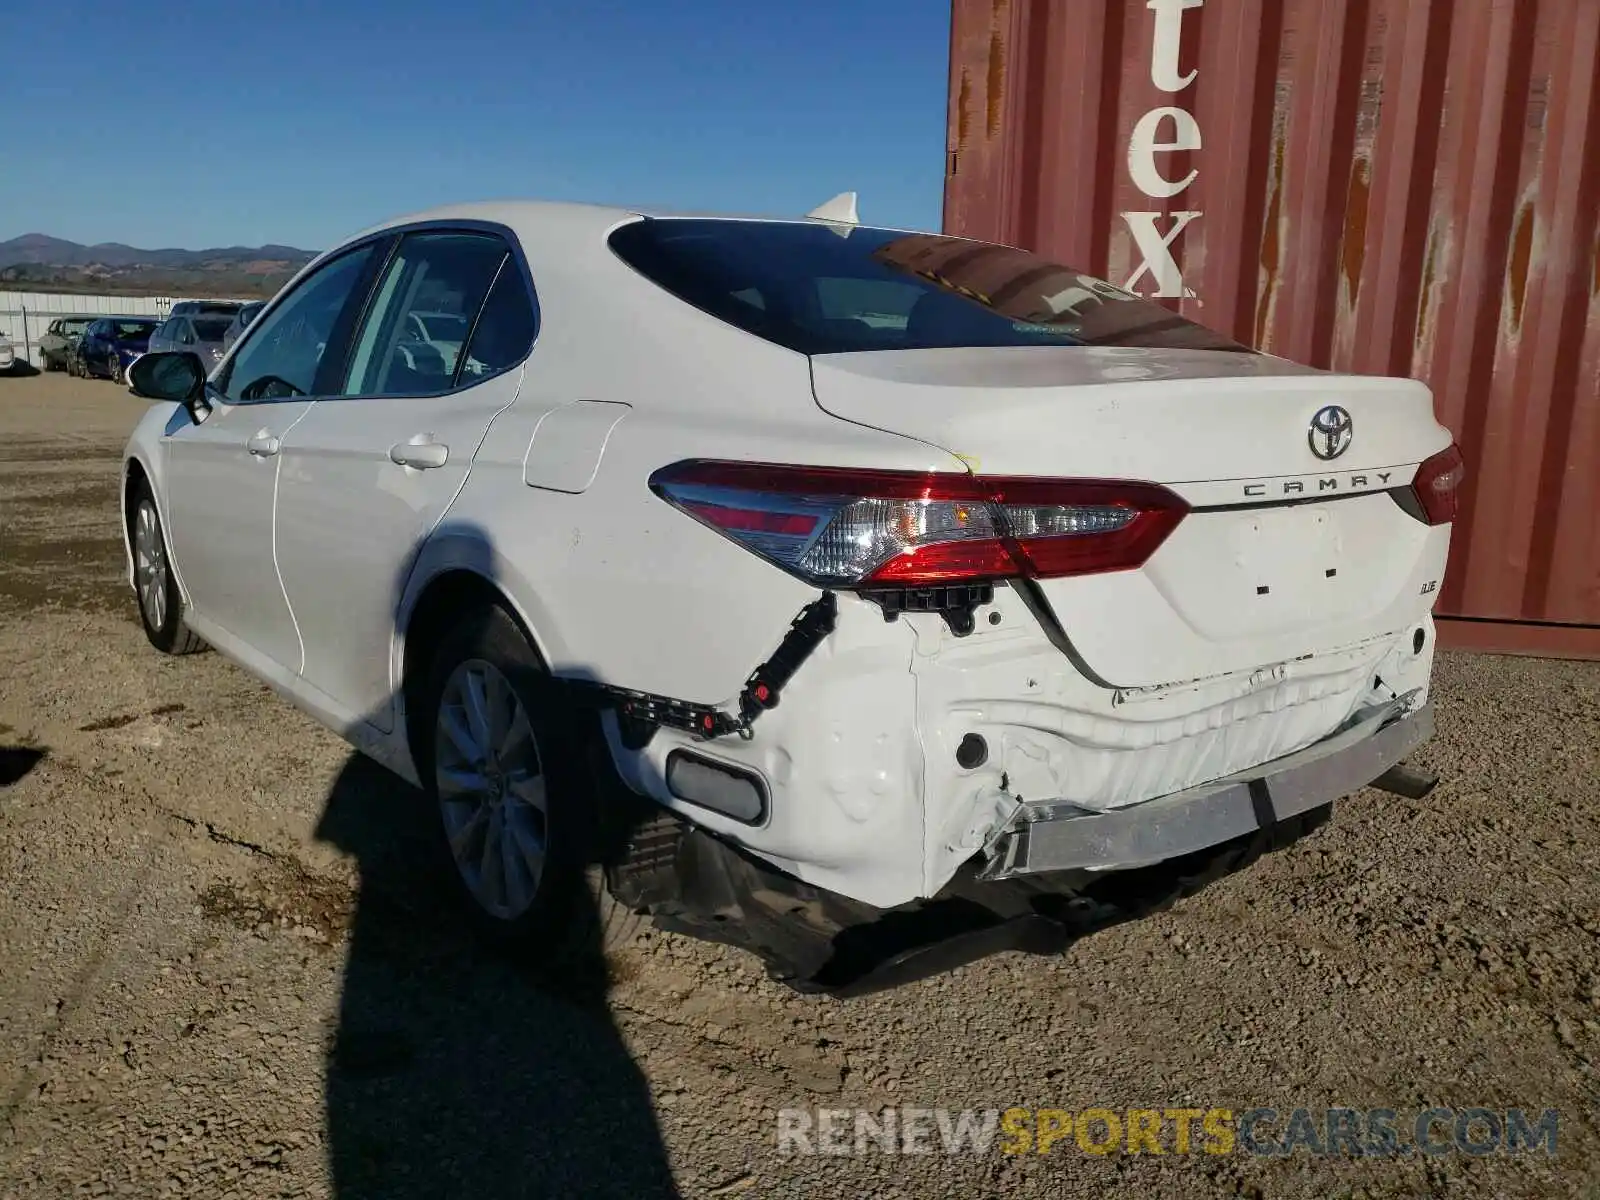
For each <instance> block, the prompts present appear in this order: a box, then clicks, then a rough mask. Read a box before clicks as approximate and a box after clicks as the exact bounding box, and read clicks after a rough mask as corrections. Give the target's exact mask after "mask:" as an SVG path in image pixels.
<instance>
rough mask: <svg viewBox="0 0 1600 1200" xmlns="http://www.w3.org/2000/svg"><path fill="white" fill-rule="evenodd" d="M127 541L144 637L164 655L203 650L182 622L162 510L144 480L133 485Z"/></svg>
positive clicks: (181, 598)
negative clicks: (129, 546) (130, 551)
mask: <svg viewBox="0 0 1600 1200" xmlns="http://www.w3.org/2000/svg"><path fill="white" fill-rule="evenodd" d="M128 542H129V544H130V545H131V546H132V547H133V579H134V585H133V595H134V600H135V602H136V603H137V604H138V606H139V623H140V624H141V625H143V626H144V636H145V637H146V638H148V639H149V641H150V644H151V645H152V646H154V647H155V648H156V649H157V650H159V651H161V652H162V653H163V654H193V653H195V652H196V651H197V650H203V649H205V645H206V644H205V642H203V641H201V639H200V637H199V635H198V634H196V633H195V632H194V631H193V630H191V629H190V628H189V627H188V626H187V625H185V624H184V621H183V597H182V596H181V595H180V594H179V592H178V581H177V580H176V579H175V578H174V577H173V574H172V560H171V558H170V557H169V556H168V554H167V540H166V531H165V530H164V529H163V528H162V526H161V510H160V509H159V508H158V507H157V506H156V500H155V495H154V494H153V493H152V492H151V490H150V485H149V483H147V482H145V481H144V480H140V481H139V483H138V484H137V485H136V486H135V488H134V495H133V504H132V505H131V506H130V508H129V512H128Z"/></svg>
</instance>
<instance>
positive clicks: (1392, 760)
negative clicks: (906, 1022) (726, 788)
mask: <svg viewBox="0 0 1600 1200" xmlns="http://www.w3.org/2000/svg"><path fill="white" fill-rule="evenodd" d="M1432 731H1433V710H1432V707H1431V705H1430V704H1429V703H1428V702H1427V701H1426V699H1425V698H1424V697H1423V696H1422V694H1421V689H1416V690H1414V691H1411V692H1407V693H1405V694H1402V695H1399V696H1396V697H1394V698H1393V699H1392V700H1390V701H1388V702H1386V703H1383V704H1378V705H1373V706H1369V707H1366V708H1363V709H1362V710H1360V711H1359V712H1358V713H1356V714H1355V715H1354V716H1353V717H1352V718H1350V720H1349V721H1347V722H1346V723H1345V724H1344V725H1343V726H1342V727H1341V728H1339V729H1338V730H1336V731H1335V732H1334V733H1332V734H1330V735H1329V736H1327V737H1325V738H1323V739H1321V740H1320V741H1318V742H1316V743H1314V744H1313V745H1311V746H1308V747H1306V748H1304V749H1302V750H1299V751H1296V752H1294V753H1291V754H1288V755H1285V756H1283V757H1281V758H1279V759H1276V760H1274V761H1273V762H1270V763H1267V764H1263V765H1262V766H1259V767H1257V768H1254V769H1252V770H1250V771H1246V772H1241V773H1239V774H1238V775H1236V776H1233V777H1231V778H1228V779H1223V780H1217V781H1215V782H1213V783H1210V784H1207V785H1204V786H1202V787H1196V788H1190V789H1186V790H1184V791H1181V792H1177V793H1174V794H1171V795H1168V796H1164V797H1160V798H1158V799H1154V800H1149V801H1145V802H1143V803H1140V804H1135V805H1131V806H1129V807H1128V808H1126V809H1122V810H1113V811H1106V812H1084V811H1082V810H1079V809H1076V808H1075V807H1073V808H1072V811H1066V810H1065V809H1064V808H1063V806H1061V805H1051V804H1032V805H1024V806H1020V807H1019V808H1018V810H1017V811H1016V812H1015V814H1014V815H1013V817H1012V819H1011V820H1010V821H1008V822H1007V823H1006V824H1005V825H1004V826H1003V828H1002V829H1001V831H1000V832H999V833H998V834H997V835H996V836H995V837H994V838H993V839H992V841H991V843H990V845H989V847H988V848H987V850H986V852H985V853H984V854H982V855H979V856H975V857H974V858H973V859H972V860H971V861H970V862H969V863H967V864H965V865H964V867H963V869H962V870H960V871H958V872H957V873H956V875H955V876H954V877H953V878H952V879H951V880H950V881H949V882H948V883H947V884H946V885H945V886H944V887H943V888H942V889H940V891H939V893H938V894H937V895H935V896H932V897H929V898H926V899H918V900H915V901H912V902H908V903H904V904H900V905H895V906H892V907H887V908H882V907H877V906H874V905H871V904H868V903H865V902H863V901H861V900H857V899H852V898H851V897H848V896H844V895H840V894H838V893H836V892H832V891H830V890H828V889H826V888H822V887H818V886H816V885H815V884H811V883H807V882H805V881H804V880H802V879H800V878H797V877H796V876H794V875H793V874H790V873H788V872H785V871H782V870H779V869H777V868H776V867H774V866H772V865H771V864H770V863H767V862H764V861H763V860H761V859H759V858H757V857H756V856H754V855H752V854H750V853H748V852H747V851H745V850H743V849H741V848H739V847H738V846H737V845H735V844H734V843H733V842H731V841H730V840H728V839H726V838H723V837H719V836H717V835H716V834H713V833H710V832H708V831H707V830H705V829H703V828H700V827H698V826H696V825H694V824H691V823H689V822H687V821H684V820H682V819H681V818H679V817H677V816H675V815H673V814H671V813H668V812H663V811H661V810H659V809H657V810H655V811H654V812H653V813H652V814H650V815H647V816H645V817H643V819H642V820H641V821H640V822H639V823H638V824H637V825H636V826H635V828H634V831H633V834H632V836H631V839H625V845H624V846H623V847H622V848H621V850H620V851H619V852H618V853H617V854H616V857H614V858H613V859H612V860H611V862H610V863H609V865H608V868H607V871H608V880H609V885H610V887H611V890H612V892H613V894H614V895H615V896H616V897H617V898H618V899H619V900H620V901H621V902H623V903H624V904H627V905H629V906H631V907H633V908H635V909H638V910H641V911H647V912H650V913H651V914H652V916H653V917H654V919H655V921H656V923H657V924H658V925H659V926H660V927H662V928H665V929H668V930H673V931H676V932H681V933H685V934H688V935H690V936H693V937H699V938H703V939H706V940H710V941H715V942H720V943H723V944H728V945H733V946H737V947H740V948H742V949H745V950H748V951H750V952H752V953H754V954H755V955H757V956H758V957H759V958H761V959H762V960H763V961H764V962H765V964H766V965H767V969H768V971H769V973H770V974H771V975H772V976H773V977H774V978H777V979H779V980H781V981H783V982H785V983H787V984H788V985H789V986H791V987H793V988H795V989H796V990H798V991H805V992H826V993H830V994H833V995H837V996H841V997H849V996H859V995H865V994H868V993H872V992H877V991H882V990H884V989H886V988H891V987H897V986H900V985H902V984H905V983H908V982H911V981H914V980H916V979H921V978H925V977H927V976H930V975H935V974H938V973H941V972H943V971H948V970H950V969H952V968H954V967H957V966H960V965H963V964H965V963H969V962H974V961H977V960H979V959H982V958H986V957H988V956H989V955H992V954H995V953H998V952H1001V951H1005V950H1017V951H1021V952H1024V953H1031V954H1057V953H1060V952H1062V951H1063V950H1065V949H1066V948H1067V947H1068V946H1070V945H1071V944H1072V943H1073V942H1075V941H1077V940H1078V939H1080V938H1082V937H1085V936H1087V935H1089V934H1091V933H1094V932H1097V931H1099V930H1102V929H1105V928H1107V927H1109V926H1111V925H1115V924H1118V923H1120V922H1122V921H1126V920H1129V919H1133V918H1137V917H1140V916H1144V915H1147V914H1148V913H1151V912H1154V911H1158V910H1160V909H1161V908H1164V907H1166V906H1167V905H1169V904H1170V903H1172V902H1173V901H1175V900H1177V899H1180V898H1182V897H1184V896H1187V895H1190V894H1192V893H1194V892H1195V891H1198V890H1199V889H1200V888H1202V887H1204V886H1206V885H1207V884H1208V883H1210V882H1211V881H1213V880H1215V879H1217V878H1219V877H1221V876H1223V875H1226V874H1228V873H1230V872H1232V871H1235V870H1238V869H1241V868H1243V867H1245V866H1248V865H1249V864H1250V863H1251V862H1253V861H1254V860H1255V859H1256V858H1257V857H1259V856H1260V855H1262V854H1263V853H1266V852H1269V851H1272V850H1276V849H1279V848H1281V847H1283V846H1286V845H1288V844H1290V843H1292V842H1294V841H1296V840H1298V839H1299V838H1300V837H1302V836H1304V835H1305V834H1307V833H1310V832H1313V831H1314V830H1316V829H1317V828H1319V827H1320V826H1321V825H1322V824H1323V823H1325V822H1326V821H1327V820H1328V818H1329V817H1330V816H1331V813H1332V810H1333V805H1334V803H1335V802H1336V801H1337V800H1339V799H1341V798H1342V797H1344V796H1347V795H1349V794H1351V793H1353V792H1356V791H1359V790H1360V789H1361V788H1363V787H1367V786H1371V787H1375V788H1378V789H1380V790H1383V791H1386V792H1390V793H1393V794H1397V795H1402V796H1408V797H1411V798H1420V797H1421V796H1424V795H1426V794H1427V792H1428V791H1429V790H1431V788H1432V786H1433V784H1434V783H1435V782H1436V780H1435V779H1434V778H1433V777H1432V776H1430V775H1427V774H1426V773H1424V772H1421V771H1417V770H1415V769H1413V768H1410V767H1407V766H1406V765H1405V764H1404V762H1403V759H1404V758H1405V756H1406V755H1407V754H1409V753H1410V752H1411V751H1412V750H1414V749H1415V748H1416V747H1418V746H1420V745H1421V744H1422V743H1423V742H1424V741H1426V740H1427V739H1428V738H1429V737H1430V736H1431V734H1432ZM635 802H637V801H636V798H635ZM1068 807H1071V806H1068Z"/></svg>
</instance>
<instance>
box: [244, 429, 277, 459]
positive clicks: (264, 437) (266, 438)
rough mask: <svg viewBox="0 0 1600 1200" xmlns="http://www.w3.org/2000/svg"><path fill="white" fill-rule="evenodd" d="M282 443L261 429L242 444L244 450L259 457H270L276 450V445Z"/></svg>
mask: <svg viewBox="0 0 1600 1200" xmlns="http://www.w3.org/2000/svg"><path fill="white" fill-rule="evenodd" d="M282 444H283V443H282V442H280V441H278V439H277V438H275V437H273V436H272V435H271V434H270V433H268V432H267V431H266V430H265V429H263V430H262V431H261V432H260V433H258V434H256V435H255V437H253V438H251V439H250V440H249V441H248V442H246V443H245V444H244V445H245V449H246V450H248V451H250V453H251V454H254V455H256V456H257V457H259V458H271V457H272V456H273V455H274V454H276V453H277V452H278V447H279V446H281V445H282Z"/></svg>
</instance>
